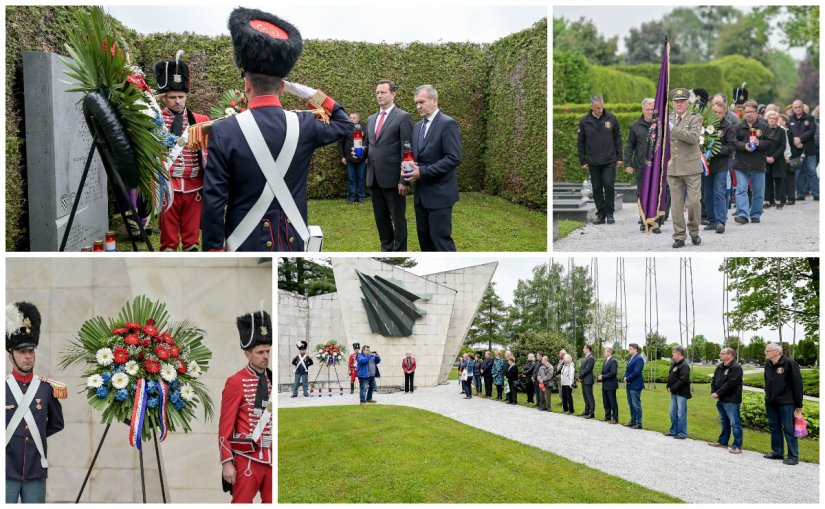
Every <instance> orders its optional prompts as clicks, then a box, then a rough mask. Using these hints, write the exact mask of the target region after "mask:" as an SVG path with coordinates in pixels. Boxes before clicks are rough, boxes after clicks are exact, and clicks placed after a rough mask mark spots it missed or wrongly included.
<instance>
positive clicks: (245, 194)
mask: <svg viewBox="0 0 825 509" xmlns="http://www.w3.org/2000/svg"><path fill="white" fill-rule="evenodd" d="M229 32H230V33H231V35H232V44H233V46H234V47H235V62H236V63H237V64H238V66H239V67H240V68H241V71H242V73H243V76H244V91H245V92H246V96H247V97H248V98H249V109H248V110H247V111H245V112H243V113H241V114H239V115H235V116H233V117H229V118H227V119H225V120H221V121H217V122H215V123H214V125H213V126H212V128H211V129H212V130H211V133H210V135H209V142H208V148H209V161H208V162H207V168H206V181H205V182H204V203H203V222H202V228H203V249H204V251H207V250H209V251H223V250H226V251H304V250H305V247H304V246H305V243H306V242H307V241H308V240H309V228H308V227H307V176H308V174H309V162H310V160H311V159H312V155H313V154H314V152H315V149H316V148H318V147H321V146H323V145H327V144H329V143H332V142H335V141H337V140H339V139H340V138H342V137H344V136H347V135H349V134H350V133H351V132H352V129H353V124H352V122H351V121H350V119H349V116H348V115H347V113H346V111H344V108H343V107H341V105H340V104H337V103H336V102H335V101H334V100H333V99H332V98H330V97H327V95H326V94H324V93H323V92H320V91H318V90H315V89H312V88H310V87H307V86H304V85H299V84H297V83H290V82H288V81H285V80H284V77H285V76H286V75H287V74H289V72H290V71H291V70H292V67H293V66H294V65H295V63H296V62H297V61H298V57H299V56H300V54H301V51H302V50H303V40H302V39H301V34H300V32H298V29H297V28H295V27H294V26H292V25H291V24H289V23H287V22H286V21H284V20H282V19H280V18H278V17H276V16H274V15H272V14H269V13H266V12H262V11H259V10H257V9H243V8H237V9H235V10H234V11H232V14H231V15H230V17H229ZM284 91H286V92H289V93H291V94H293V95H295V96H297V97H300V98H302V99H305V100H306V101H307V104H308V106H309V108H310V109H313V110H315V111H311V112H310V111H303V112H289V111H286V110H284V108H283V107H282V106H281V100H280V96H281V94H282V93H283V92H284ZM316 114H317V115H319V116H321V117H323V119H324V121H319V120H317V119H316V118H315V115H316Z"/></svg>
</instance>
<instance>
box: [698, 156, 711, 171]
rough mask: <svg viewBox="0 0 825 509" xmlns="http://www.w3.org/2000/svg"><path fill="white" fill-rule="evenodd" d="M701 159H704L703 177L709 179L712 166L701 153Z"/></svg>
mask: <svg viewBox="0 0 825 509" xmlns="http://www.w3.org/2000/svg"><path fill="white" fill-rule="evenodd" d="M699 157H701V158H702V175H704V176H706V177H707V176H709V175H710V164H708V160H707V158H706V157H705V154H703V153H701V152H699Z"/></svg>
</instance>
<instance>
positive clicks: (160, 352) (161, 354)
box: [155, 346, 169, 361]
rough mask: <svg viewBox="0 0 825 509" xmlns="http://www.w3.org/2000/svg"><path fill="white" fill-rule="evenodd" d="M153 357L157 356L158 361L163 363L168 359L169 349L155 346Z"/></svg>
mask: <svg viewBox="0 0 825 509" xmlns="http://www.w3.org/2000/svg"><path fill="white" fill-rule="evenodd" d="M155 355H157V356H158V359H160V360H162V361H165V360H166V359H168V358H169V349H168V348H166V347H165V346H156V347H155Z"/></svg>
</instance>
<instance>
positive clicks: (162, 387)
mask: <svg viewBox="0 0 825 509" xmlns="http://www.w3.org/2000/svg"><path fill="white" fill-rule="evenodd" d="M158 390H159V392H160V404H159V405H158V410H159V411H160V419H159V420H160V437H158V440H160V441H161V442H163V441H164V440H166V435H167V434H168V432H169V430H168V427H167V423H166V408H167V407H168V406H169V403H168V400H169V387H167V385H166V382H164V381H162V380H161V381H159V382H158Z"/></svg>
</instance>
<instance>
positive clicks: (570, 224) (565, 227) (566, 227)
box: [559, 219, 584, 239]
mask: <svg viewBox="0 0 825 509" xmlns="http://www.w3.org/2000/svg"><path fill="white" fill-rule="evenodd" d="M582 227H584V223H582V222H581V221H573V220H571V219H562V220H560V221H559V238H560V239H563V238H565V237H567V236H568V235H570V233H571V232H572V231H573V230H576V229H578V228H582Z"/></svg>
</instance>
